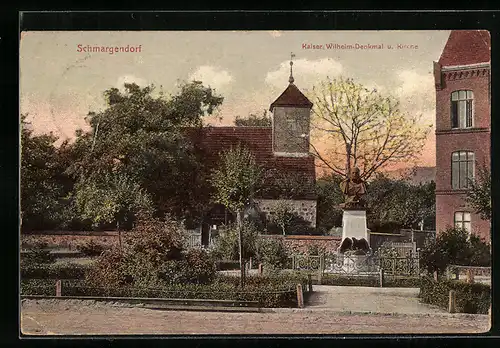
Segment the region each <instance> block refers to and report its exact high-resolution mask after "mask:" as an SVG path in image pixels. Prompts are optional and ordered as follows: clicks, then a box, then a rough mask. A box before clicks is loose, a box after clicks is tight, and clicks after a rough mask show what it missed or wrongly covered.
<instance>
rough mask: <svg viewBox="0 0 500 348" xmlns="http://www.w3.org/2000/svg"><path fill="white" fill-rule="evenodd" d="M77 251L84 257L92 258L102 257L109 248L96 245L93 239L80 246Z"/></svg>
mask: <svg viewBox="0 0 500 348" xmlns="http://www.w3.org/2000/svg"><path fill="white" fill-rule="evenodd" d="M76 249H77V250H78V251H79V252H81V253H82V254H83V255H85V256H90V257H92V256H99V255H101V254H102V252H103V251H104V250H106V249H107V247H106V246H105V245H104V244H100V243H96V242H94V240H92V239H91V240H90V241H88V242H85V243H80V244H78V245H77V246H76Z"/></svg>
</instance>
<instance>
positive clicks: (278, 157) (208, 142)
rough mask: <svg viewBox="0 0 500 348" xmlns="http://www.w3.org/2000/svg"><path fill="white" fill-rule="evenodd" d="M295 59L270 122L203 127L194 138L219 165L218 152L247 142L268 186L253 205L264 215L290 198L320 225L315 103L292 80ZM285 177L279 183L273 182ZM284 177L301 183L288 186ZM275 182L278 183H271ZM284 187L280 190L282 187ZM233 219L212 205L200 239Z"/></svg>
mask: <svg viewBox="0 0 500 348" xmlns="http://www.w3.org/2000/svg"><path fill="white" fill-rule="evenodd" d="M292 65H293V62H290V78H289V84H288V86H287V87H286V89H285V90H284V91H283V93H282V94H281V95H280V96H279V97H278V98H277V99H276V100H275V101H274V102H273V103H272V104H271V105H270V108H269V110H270V111H271V113H272V126H271V127H203V128H202V129H200V130H199V131H198V133H197V134H196V137H195V140H194V142H195V143H196V144H197V145H198V146H200V147H202V148H204V150H205V153H206V156H205V157H206V158H205V160H206V163H209V164H211V165H212V166H213V167H216V166H217V165H218V163H219V156H220V154H221V153H222V152H223V151H225V150H227V149H229V148H231V147H236V146H238V145H239V146H243V147H246V148H248V149H249V150H250V151H251V152H252V154H253V155H254V157H255V161H256V163H257V165H259V166H261V168H262V169H263V170H264V178H265V181H264V182H265V183H268V184H269V187H268V189H264V190H262V192H260V193H258V194H257V196H256V197H255V199H254V204H255V205H254V207H255V209H256V210H257V211H258V213H259V215H260V216H261V217H262V220H263V221H265V220H267V218H266V217H267V216H268V215H269V214H273V209H274V207H276V204H277V203H278V202H279V201H286V202H287V204H288V205H289V206H290V207H292V208H293V211H294V212H295V213H296V214H297V216H298V217H300V218H301V220H303V221H304V222H306V223H307V224H308V225H309V227H313V228H314V227H315V226H316V194H315V182H316V174H315V172H316V171H315V161H314V157H313V155H312V154H310V152H309V133H310V118H311V108H312V106H313V104H312V103H311V102H310V101H309V99H307V97H306V96H305V95H304V94H303V93H302V92H301V91H300V90H299V88H298V87H297V86H296V85H295V83H294V77H293V74H292ZM277 180H281V182H282V184H283V183H285V185H279V187H280V189H278V190H276V188H275V186H274V185H273V183H275V182H276V181H277ZM286 182H294V183H299V185H298V186H300V190H299V191H297V192H295V191H294V190H296V189H297V185H292V186H290V190H288V189H287V187H286ZM273 187H274V188H273ZM280 191H281V192H280ZM230 221H234V217H233V216H232V214H231V213H230V212H228V211H226V209H225V208H224V207H222V206H214V207H213V209H212V211H211V213H210V217H209V219H208V221H206V222H205V223H204V224H203V226H202V241H203V244H204V245H206V244H208V243H209V241H208V239H209V238H208V237H207V235H209V234H210V231H211V230H214V229H217V228H218V226H220V225H224V224H227V223H228V222H230Z"/></svg>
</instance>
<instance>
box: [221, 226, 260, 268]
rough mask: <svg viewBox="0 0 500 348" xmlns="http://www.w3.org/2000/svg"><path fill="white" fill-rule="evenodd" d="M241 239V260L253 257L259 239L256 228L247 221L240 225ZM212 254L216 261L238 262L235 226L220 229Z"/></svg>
mask: <svg viewBox="0 0 500 348" xmlns="http://www.w3.org/2000/svg"><path fill="white" fill-rule="evenodd" d="M242 237H243V238H242V244H243V259H249V258H250V257H255V256H256V255H257V241H258V238H259V231H258V230H257V228H256V226H255V225H254V224H253V223H251V222H249V221H244V222H243V224H242ZM212 252H213V255H214V256H215V258H216V259H218V260H238V258H239V238H238V227H237V226H236V225H235V224H231V225H229V226H227V228H223V229H222V232H220V234H219V237H218V238H217V241H216V242H215V245H214V249H213V250H212Z"/></svg>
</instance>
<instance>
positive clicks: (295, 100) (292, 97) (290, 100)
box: [269, 54, 313, 112]
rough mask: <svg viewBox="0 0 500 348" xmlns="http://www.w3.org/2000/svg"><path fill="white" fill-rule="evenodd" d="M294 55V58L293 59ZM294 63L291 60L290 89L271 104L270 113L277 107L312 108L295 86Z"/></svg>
mask: <svg viewBox="0 0 500 348" xmlns="http://www.w3.org/2000/svg"><path fill="white" fill-rule="evenodd" d="M293 56H294V55H293V54H292V58H293ZM292 68H293V62H292V61H291V60H290V77H289V79H288V82H289V85H288V87H287V88H286V89H285V90H284V91H283V93H281V95H280V96H279V97H278V98H277V99H276V100H275V101H274V102H273V103H272V104H271V106H270V107H269V111H271V112H272V111H273V109H274V108H275V107H276V106H291V107H296V108H309V109H310V108H312V106H313V103H311V101H310V100H309V99H307V97H306V96H305V95H304V94H303V93H302V92H301V91H300V90H299V89H298V88H297V86H295V84H294V81H295V79H294V78H293V70H292Z"/></svg>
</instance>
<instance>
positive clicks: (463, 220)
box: [453, 211, 472, 235]
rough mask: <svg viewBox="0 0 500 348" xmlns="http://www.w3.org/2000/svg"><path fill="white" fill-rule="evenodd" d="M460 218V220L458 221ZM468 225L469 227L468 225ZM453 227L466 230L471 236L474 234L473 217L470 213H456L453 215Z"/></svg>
mask: <svg viewBox="0 0 500 348" xmlns="http://www.w3.org/2000/svg"><path fill="white" fill-rule="evenodd" d="M457 217H458V219H457ZM466 224H468V225H466ZM453 226H455V228H462V229H464V230H466V231H467V232H468V233H469V235H470V234H471V233H472V216H471V213H470V212H468V211H456V212H455V213H454V214H453Z"/></svg>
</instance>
